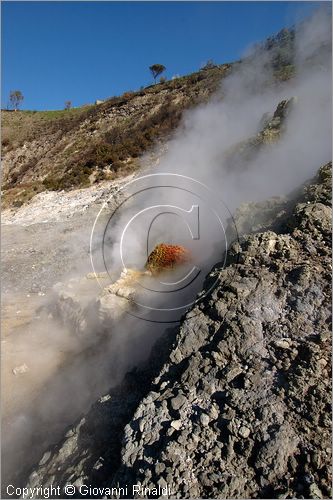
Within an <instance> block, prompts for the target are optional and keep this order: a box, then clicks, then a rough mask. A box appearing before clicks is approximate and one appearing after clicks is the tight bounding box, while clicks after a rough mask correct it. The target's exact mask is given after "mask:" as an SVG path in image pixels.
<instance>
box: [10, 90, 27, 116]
mask: <svg viewBox="0 0 333 500" xmlns="http://www.w3.org/2000/svg"><path fill="white" fill-rule="evenodd" d="M23 99H24V96H23V94H22V92H21V91H20V90H11V92H10V94H9V100H10V103H11V105H12V107H13V109H14V110H15V111H17V110H18V108H19V107H20V105H21V103H22V101H23Z"/></svg>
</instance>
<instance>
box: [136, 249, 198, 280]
mask: <svg viewBox="0 0 333 500" xmlns="http://www.w3.org/2000/svg"><path fill="white" fill-rule="evenodd" d="M190 260H191V254H190V252H189V251H188V250H187V249H186V248H185V247H183V246H181V245H167V244H166V243H159V244H158V245H156V247H155V248H154V250H153V251H152V252H151V253H150V254H149V256H148V259H147V262H146V265H145V268H146V269H147V270H148V271H150V272H151V273H152V274H158V273H160V272H162V271H166V270H168V269H172V268H174V267H176V266H177V265H180V264H185V263H186V262H189V261H190Z"/></svg>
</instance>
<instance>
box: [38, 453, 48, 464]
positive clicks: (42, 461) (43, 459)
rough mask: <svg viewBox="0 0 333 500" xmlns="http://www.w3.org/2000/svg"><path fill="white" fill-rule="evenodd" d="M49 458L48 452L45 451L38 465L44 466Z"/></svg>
mask: <svg viewBox="0 0 333 500" xmlns="http://www.w3.org/2000/svg"><path fill="white" fill-rule="evenodd" d="M50 457H51V452H50V451H47V452H46V453H44V455H43V456H42V458H41V460H40V462H39V465H45V464H46V462H47V461H48V460H49V459H50Z"/></svg>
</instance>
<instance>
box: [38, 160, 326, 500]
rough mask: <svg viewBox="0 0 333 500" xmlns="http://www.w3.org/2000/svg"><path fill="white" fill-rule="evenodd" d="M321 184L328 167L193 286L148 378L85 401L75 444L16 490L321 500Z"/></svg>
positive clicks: (153, 360)
mask: <svg viewBox="0 0 333 500" xmlns="http://www.w3.org/2000/svg"><path fill="white" fill-rule="evenodd" d="M330 179H331V165H330V164H328V165H325V166H323V167H322V168H321V169H320V171H319V174H318V176H317V178H316V179H315V181H314V182H312V183H311V184H309V185H307V186H306V187H305V188H304V190H303V194H302V196H301V197H300V198H299V199H298V201H297V203H296V205H294V207H293V210H292V212H290V210H289V204H288V203H287V204H286V205H285V207H284V216H283V224H282V225H281V227H284V232H283V233H278V232H276V228H274V229H275V230H274V231H273V230H269V228H268V227H267V228H266V230H264V231H262V232H257V233H255V234H250V235H248V236H244V237H243V238H242V240H241V242H240V243H236V244H235V245H234V246H233V247H232V248H231V250H230V252H229V255H228V266H227V267H226V268H224V269H223V268H221V267H219V265H217V266H216V267H215V268H214V269H213V270H212V272H211V274H210V275H209V276H208V277H207V283H209V280H211V279H215V278H216V277H217V278H218V286H217V287H216V288H215V290H214V292H213V293H212V294H211V295H210V296H209V297H207V298H206V299H204V300H203V301H202V302H201V304H200V305H199V306H198V305H197V306H196V307H195V308H194V309H193V310H191V311H190V312H189V313H188V314H187V315H186V317H185V318H184V319H183V321H182V323H181V326H180V327H179V329H176V330H169V331H168V332H167V334H166V336H165V337H164V339H162V340H161V342H164V344H160V345H159V346H158V347H157V348H155V350H154V353H153V355H152V357H151V360H150V362H151V363H153V366H152V367H150V368H149V369H148V368H147V371H146V372H144V371H141V372H140V371H138V374H137V375H136V376H135V377H134V378H133V388H132V389H131V391H128V390H126V391H124V392H123V393H122V400H120V399H118V400H117V399H114V396H113V395H112V394H110V396H111V399H110V402H107V403H105V407H104V409H103V407H102V406H101V403H98V405H99V406H98V405H97V407H96V406H95V408H93V409H92V410H91V412H90V413H89V414H88V415H87V417H86V418H85V421H84V424H82V426H81V424H80V426H79V427H78V428H77V429H76V431H75V432H77V433H78V434H79V437H80V446H78V439H77V438H76V440H75V442H74V441H73V437H71V436H69V437H67V438H66V439H65V440H64V442H63V443H62V444H60V445H59V446H58V447H57V448H56V449H55V450H53V451H52V453H51V454H50V456H48V457H47V462H46V463H40V465H39V467H38V468H37V469H36V471H35V472H34V473H33V474H32V476H31V477H30V480H29V485H32V484H46V483H47V482H50V481H51V479H52V480H53V483H56V484H61V485H63V484H65V482H66V481H70V482H72V483H75V484H76V485H79V484H80V483H85V484H91V483H93V484H96V485H99V486H109V487H111V486H113V487H116V486H124V485H127V486H128V487H130V485H131V484H137V483H141V485H142V486H143V487H151V488H152V487H156V486H158V485H165V484H167V485H168V486H169V488H170V489H171V493H172V495H171V496H172V497H174V498H183V497H184V498H190V497H191V498H329V497H331V478H330V464H331V419H330V417H331V397H330V394H331V390H330V388H331V386H330V376H331V369H330V366H331V363H330V353H331V333H330V330H331V309H330V304H331V288H330V284H331V282H330V277H331V272H330V270H331V244H330V236H331V225H330V222H331V219H330V205H331V196H330V194H331V185H330ZM280 208H281V207H279V210H280ZM269 219H270V217H269ZM281 220H282V219H281ZM156 353H159V357H158V358H156ZM161 353H162V354H161ZM156 359H159V361H156ZM147 366H150V365H149V363H148V365H147ZM140 373H141V375H140ZM143 374H144V379H142V377H143ZM140 377H141V378H140ZM115 405H116V406H115ZM117 405H118V406H117ZM97 408H99V410H98V411H99V412H100V415H101V419H100V420H99V419H96V415H98V414H99V413H98V412H97V413H96V411H97ZM115 408H118V410H117V411H116V412H115ZM93 421H94V426H93V427H89V425H92V422H93ZM89 422H90V424H89ZM83 425H85V426H87V425H88V430H89V429H90V430H89V432H88V431H86V432H85V433H83V432H82V429H83ZM87 457H89V459H88V458H87ZM129 489H130V488H129ZM130 491H131V490H130ZM129 496H130V497H131V494H129ZM148 496H149V495H148ZM151 496H154V495H151Z"/></svg>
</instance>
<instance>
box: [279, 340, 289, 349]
mask: <svg viewBox="0 0 333 500" xmlns="http://www.w3.org/2000/svg"><path fill="white" fill-rule="evenodd" d="M275 345H276V346H277V347H280V349H289V348H290V341H289V339H279V340H276V341H275Z"/></svg>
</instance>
